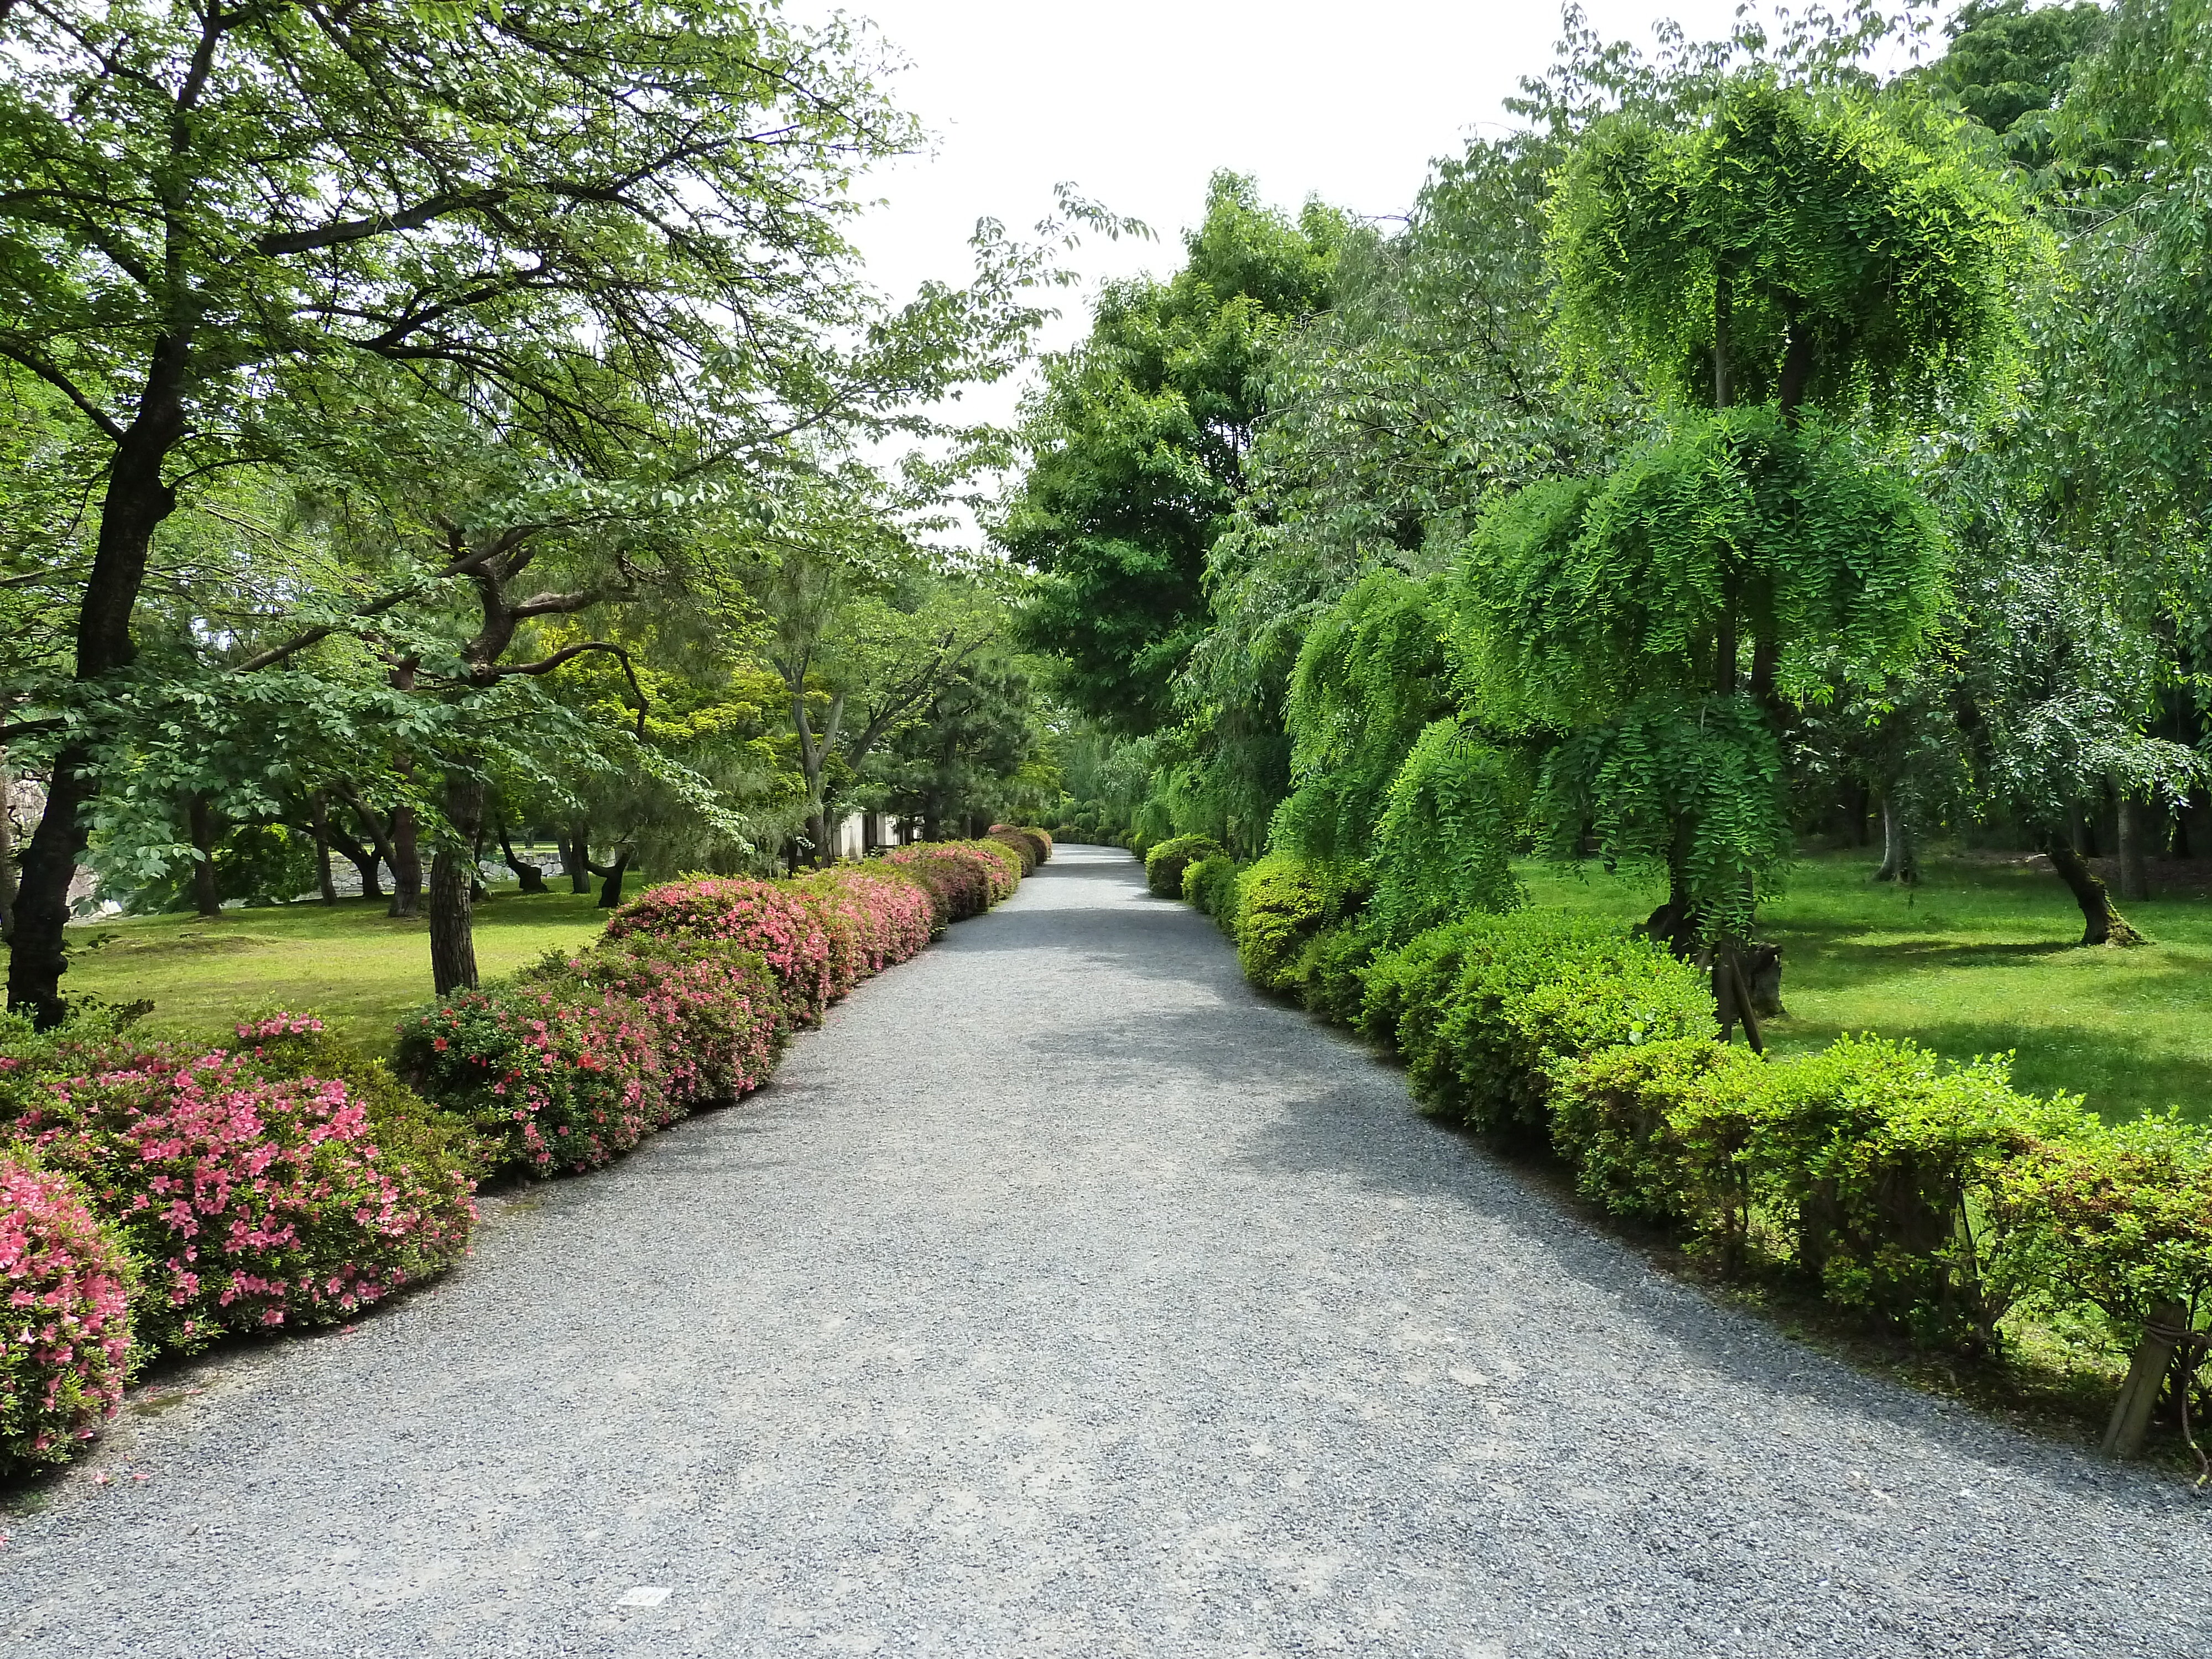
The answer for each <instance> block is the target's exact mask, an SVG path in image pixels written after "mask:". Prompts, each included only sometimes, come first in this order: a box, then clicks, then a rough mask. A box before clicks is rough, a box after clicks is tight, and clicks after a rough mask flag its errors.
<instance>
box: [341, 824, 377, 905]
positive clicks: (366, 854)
mask: <svg viewBox="0 0 2212 1659" xmlns="http://www.w3.org/2000/svg"><path fill="white" fill-rule="evenodd" d="M329 832H330V837H331V846H332V847H334V848H337V853H338V856H339V857H341V858H343V860H345V861H346V862H347V863H348V864H350V865H351V866H353V867H354V870H355V871H356V873H357V874H358V875H359V876H360V878H361V896H362V897H363V898H382V897H383V896H384V889H383V887H382V885H381V884H380V883H379V882H378V881H377V878H376V860H377V853H376V848H374V847H373V846H371V847H364V846H362V844H361V843H360V842H357V841H356V840H355V839H354V838H353V837H352V836H349V835H348V834H347V833H346V832H345V831H344V830H343V829H339V828H338V826H337V823H335V822H331V823H330V824H329Z"/></svg>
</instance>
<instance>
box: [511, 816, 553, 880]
mask: <svg viewBox="0 0 2212 1659" xmlns="http://www.w3.org/2000/svg"><path fill="white" fill-rule="evenodd" d="M499 850H500V854H501V856H502V857H503V858H505V859H506V860H507V868H508V869H510V870H512V871H513V872H514V879H515V881H516V883H517V884H519V885H520V888H521V890H523V891H524V892H526V893H543V892H545V891H547V890H548V889H547V887H546V885H545V872H544V871H542V870H540V869H539V868H538V866H536V865H534V864H532V863H530V862H529V861H528V860H525V859H520V858H517V857H516V856H515V855H514V842H513V841H512V840H511V839H510V838H509V837H508V836H507V817H506V815H505V814H504V813H502V814H501V816H500V818H499Z"/></svg>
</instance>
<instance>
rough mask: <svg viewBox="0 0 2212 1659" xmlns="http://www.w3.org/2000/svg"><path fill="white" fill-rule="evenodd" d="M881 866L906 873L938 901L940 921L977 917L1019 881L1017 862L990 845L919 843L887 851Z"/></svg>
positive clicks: (1018, 858)
mask: <svg viewBox="0 0 2212 1659" xmlns="http://www.w3.org/2000/svg"><path fill="white" fill-rule="evenodd" d="M884 863H886V864H888V865H890V866H894V867H895V868H897V869H900V870H903V871H908V872H912V873H913V874H914V875H915V876H916V877H917V878H920V879H921V881H922V882H924V883H925V884H927V886H928V887H929V889H930V890H931V891H932V892H933V893H935V894H937V895H938V896H939V897H940V898H941V899H942V900H943V902H944V903H945V911H946V920H947V921H965V920H967V918H969V916H980V915H982V914H983V912H984V911H986V910H987V909H989V908H991V907H992V906H993V905H994V904H996V903H997V902H999V901H1000V899H1002V898H1006V897H1007V896H1010V895H1011V894H1012V892H1013V890H1014V889H1015V888H1017V887H1018V886H1020V885H1021V882H1022V874H1023V869H1022V858H1021V854H1018V853H1017V852H1015V851H1014V849H1013V848H1011V847H1007V846H1004V845H1002V844H1001V843H1000V842H994V841H933V842H916V843H915V845H914V846H911V847H897V848H892V849H891V850H890V852H888V853H886V854H884Z"/></svg>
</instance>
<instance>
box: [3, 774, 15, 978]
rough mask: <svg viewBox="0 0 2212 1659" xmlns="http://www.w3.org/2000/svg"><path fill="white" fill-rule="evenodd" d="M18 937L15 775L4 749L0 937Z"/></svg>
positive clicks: (5, 938)
mask: <svg viewBox="0 0 2212 1659" xmlns="http://www.w3.org/2000/svg"><path fill="white" fill-rule="evenodd" d="M13 938H15V774H14V773H13V772H11V771H9V769H8V754H7V751H6V750H0V941H5V940H8V939H13Z"/></svg>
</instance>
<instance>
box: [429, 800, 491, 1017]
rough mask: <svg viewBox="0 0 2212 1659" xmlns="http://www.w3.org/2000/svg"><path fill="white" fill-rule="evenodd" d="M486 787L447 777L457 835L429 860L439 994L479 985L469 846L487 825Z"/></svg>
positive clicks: (433, 970) (434, 978)
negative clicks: (485, 818) (485, 822)
mask: <svg viewBox="0 0 2212 1659" xmlns="http://www.w3.org/2000/svg"><path fill="white" fill-rule="evenodd" d="M483 808H484V785H483V780H482V779H481V778H471V777H469V776H466V775H464V774H462V773H459V772H453V773H449V774H447V778H446V817H447V822H449V823H451V824H452V826H453V838H452V839H451V840H450V841H445V842H440V843H439V846H438V850H437V852H436V854H435V855H434V856H433V857H432V859H431V860H430V983H431V987H432V988H433V989H434V990H435V991H436V993H437V994H438V995H440V996H441V997H442V996H450V995H452V994H453V993H454V992H456V991H472V990H474V989H475V988H476V984H477V945H476V917H475V913H474V909H473V907H472V903H471V898H470V891H471V888H473V887H474V885H475V882H474V880H473V879H472V878H473V877H474V875H475V872H476V860H474V859H473V858H471V856H470V854H469V849H470V848H472V847H474V846H475V845H476V839H477V831H478V830H479V829H481V828H482V827H483Z"/></svg>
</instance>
